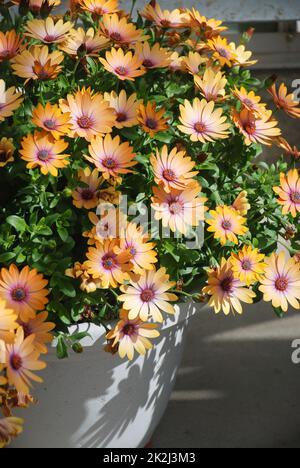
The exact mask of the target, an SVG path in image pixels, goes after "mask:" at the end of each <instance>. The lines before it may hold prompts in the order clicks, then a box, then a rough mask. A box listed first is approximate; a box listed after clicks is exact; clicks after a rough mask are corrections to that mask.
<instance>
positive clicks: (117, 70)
mask: <svg viewBox="0 0 300 468" xmlns="http://www.w3.org/2000/svg"><path fill="white" fill-rule="evenodd" d="M99 60H100V62H101V63H102V65H103V66H104V68H105V69H106V70H107V71H109V72H110V73H113V74H114V75H116V76H117V77H118V78H119V80H122V81H124V80H129V81H134V79H135V78H136V77H137V76H142V75H144V74H145V73H146V70H145V69H144V68H141V67H142V60H141V59H139V58H138V56H137V55H136V54H133V53H132V52H127V53H126V54H125V53H124V52H123V50H122V49H121V48H119V49H118V50H117V49H115V48H114V47H113V48H112V49H111V51H108V52H106V54H105V59H104V58H99Z"/></svg>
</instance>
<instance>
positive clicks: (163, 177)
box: [150, 145, 198, 193]
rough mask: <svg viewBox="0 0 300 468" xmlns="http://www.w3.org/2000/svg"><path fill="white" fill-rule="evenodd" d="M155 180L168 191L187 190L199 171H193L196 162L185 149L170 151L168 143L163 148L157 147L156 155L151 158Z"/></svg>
mask: <svg viewBox="0 0 300 468" xmlns="http://www.w3.org/2000/svg"><path fill="white" fill-rule="evenodd" d="M150 162H151V165H152V169H153V172H154V176H155V182H156V183H157V184H158V185H160V184H162V185H163V186H164V189H165V191H166V192H167V193H170V191H171V190H172V189H176V190H185V189H186V188H187V186H188V185H189V184H190V183H191V182H193V178H194V177H195V176H196V175H197V174H198V171H193V169H194V168H195V165H196V163H195V162H194V161H192V159H191V158H189V157H187V156H186V153H185V151H177V148H173V149H172V150H171V151H170V153H169V152H168V147H167V145H164V146H163V148H162V150H161V151H159V150H158V149H157V148H156V156H154V155H152V156H151V158H150Z"/></svg>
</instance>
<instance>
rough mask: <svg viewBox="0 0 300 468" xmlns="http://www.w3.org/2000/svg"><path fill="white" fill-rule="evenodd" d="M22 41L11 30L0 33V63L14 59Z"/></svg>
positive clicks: (18, 35)
mask: <svg viewBox="0 0 300 468" xmlns="http://www.w3.org/2000/svg"><path fill="white" fill-rule="evenodd" d="M22 42H23V39H22V38H21V36H20V34H17V33H16V31H15V30H14V29H13V30H11V31H7V32H5V33H4V32H2V31H0V63H1V62H2V61H3V60H10V59H12V58H13V57H15V56H16V55H17V54H18V52H19V50H20V47H21V45H22Z"/></svg>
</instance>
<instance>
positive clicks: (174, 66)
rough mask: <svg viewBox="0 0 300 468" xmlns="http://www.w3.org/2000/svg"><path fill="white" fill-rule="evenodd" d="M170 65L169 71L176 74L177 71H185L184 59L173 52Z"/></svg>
mask: <svg viewBox="0 0 300 468" xmlns="http://www.w3.org/2000/svg"><path fill="white" fill-rule="evenodd" d="M170 60H171V62H170V65H169V70H171V71H173V72H176V71H185V61H184V57H183V56H180V55H179V54H178V52H173V54H172V55H171V57H170Z"/></svg>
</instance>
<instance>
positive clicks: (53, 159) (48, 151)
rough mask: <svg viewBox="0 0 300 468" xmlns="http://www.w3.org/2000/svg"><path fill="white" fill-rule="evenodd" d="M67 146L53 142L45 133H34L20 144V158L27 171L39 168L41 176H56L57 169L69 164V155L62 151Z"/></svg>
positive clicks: (60, 141) (62, 142)
mask: <svg viewBox="0 0 300 468" xmlns="http://www.w3.org/2000/svg"><path fill="white" fill-rule="evenodd" d="M68 146H69V144H68V143H66V142H65V141H64V140H55V139H54V138H53V137H52V136H51V135H49V134H48V133H46V132H38V131H35V132H34V134H30V135H27V136H26V137H24V138H23V140H22V142H21V149H20V154H21V158H22V159H23V160H24V161H26V162H27V164H26V167H27V169H34V168H36V167H39V169H40V171H41V173H42V174H44V175H47V174H49V173H50V174H51V175H53V176H54V177H57V176H58V169H62V168H64V167H66V166H67V165H68V164H70V161H69V160H68V158H69V155H68V154H65V153H64V151H65V150H66V149H67V148H68Z"/></svg>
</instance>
